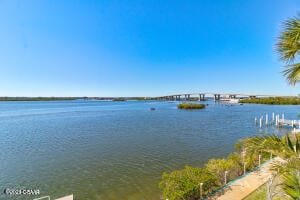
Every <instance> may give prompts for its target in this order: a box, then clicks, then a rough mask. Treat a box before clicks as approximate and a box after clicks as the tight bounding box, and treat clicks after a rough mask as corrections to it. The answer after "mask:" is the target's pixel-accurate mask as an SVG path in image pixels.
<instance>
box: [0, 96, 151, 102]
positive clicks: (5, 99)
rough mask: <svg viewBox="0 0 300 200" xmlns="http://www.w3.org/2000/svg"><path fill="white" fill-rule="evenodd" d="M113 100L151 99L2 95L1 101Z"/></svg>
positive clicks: (138, 98)
mask: <svg viewBox="0 0 300 200" xmlns="http://www.w3.org/2000/svg"><path fill="white" fill-rule="evenodd" d="M77 99H84V100H113V101H126V100H138V101H141V100H149V98H147V99H146V98H144V97H124V98H123V97H0V101H64V100H77Z"/></svg>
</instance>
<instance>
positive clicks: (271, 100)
mask: <svg viewBox="0 0 300 200" xmlns="http://www.w3.org/2000/svg"><path fill="white" fill-rule="evenodd" d="M239 102H240V103H253V104H270V105H300V99H299V98H297V97H290V98H286V97H268V98H252V99H241V100H240V101H239Z"/></svg>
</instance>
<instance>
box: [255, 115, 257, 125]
mask: <svg viewBox="0 0 300 200" xmlns="http://www.w3.org/2000/svg"><path fill="white" fill-rule="evenodd" d="M254 123H255V125H257V118H256V117H255V119H254Z"/></svg>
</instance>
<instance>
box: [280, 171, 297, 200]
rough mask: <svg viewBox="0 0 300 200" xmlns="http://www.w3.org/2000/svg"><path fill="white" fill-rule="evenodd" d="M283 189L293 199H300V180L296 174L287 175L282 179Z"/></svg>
mask: <svg viewBox="0 0 300 200" xmlns="http://www.w3.org/2000/svg"><path fill="white" fill-rule="evenodd" d="M282 180H283V182H282V189H283V191H284V192H285V194H286V195H288V196H289V197H290V198H292V199H295V200H296V199H299V198H300V179H299V176H297V175H296V174H286V175H285V176H284V177H283V178H282Z"/></svg>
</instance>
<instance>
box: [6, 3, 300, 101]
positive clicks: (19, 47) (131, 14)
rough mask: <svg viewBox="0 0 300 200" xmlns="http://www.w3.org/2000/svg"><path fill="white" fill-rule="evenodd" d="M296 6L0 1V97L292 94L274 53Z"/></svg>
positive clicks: (298, 89)
mask: <svg viewBox="0 0 300 200" xmlns="http://www.w3.org/2000/svg"><path fill="white" fill-rule="evenodd" d="M299 8H300V1H298V2H297V0H251V1H249V0H248V1H245V0H214V1H212V0H195V1H193V0H178V1H177V0H161V1H160V0H144V1H143V0H127V1H126V0H123V1H121V0H120V1H117V0H97V1H96V0H94V1H91V0H82V1H79V0H72V1H71V0H70V1H68V0H35V1H31V0H20V1H14V0H0V96H159V95H166V94H172V93H186V92H233V93H235V92H241V93H259V94H285V95H297V94H298V93H300V85H299V86H296V87H292V86H289V85H288V84H287V82H286V80H285V79H284V78H283V77H282V75H281V73H280V72H281V70H282V69H283V68H282V66H283V63H281V62H280V61H279V59H278V56H277V54H276V52H275V50H274V44H275V43H276V38H277V36H278V34H279V32H280V30H281V28H282V22H283V21H284V20H285V19H287V18H288V17H293V16H295V15H296V14H297V12H298V11H299Z"/></svg>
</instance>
